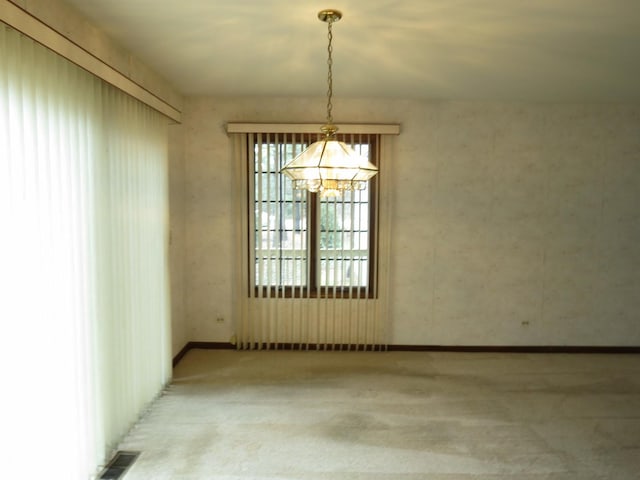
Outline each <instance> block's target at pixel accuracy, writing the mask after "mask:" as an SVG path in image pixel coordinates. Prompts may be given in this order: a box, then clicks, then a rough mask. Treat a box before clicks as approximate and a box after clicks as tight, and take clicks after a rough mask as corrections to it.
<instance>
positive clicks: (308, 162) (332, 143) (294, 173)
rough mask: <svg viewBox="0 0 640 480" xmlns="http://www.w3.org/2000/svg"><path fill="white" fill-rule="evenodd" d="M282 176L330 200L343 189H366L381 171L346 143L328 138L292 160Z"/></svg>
mask: <svg viewBox="0 0 640 480" xmlns="http://www.w3.org/2000/svg"><path fill="white" fill-rule="evenodd" d="M282 173H284V174H285V175H287V176H288V177H289V178H290V179H291V180H292V181H293V188H295V189H296V190H309V191H310V192H320V194H321V195H322V196H324V197H329V196H337V195H340V193H341V192H342V191H343V190H362V189H363V188H365V186H366V182H367V181H368V180H369V179H370V178H371V177H373V176H374V175H375V174H376V173H378V168H377V167H376V166H375V165H373V164H372V163H371V162H369V160H367V159H366V158H364V157H362V156H360V155H358V154H357V153H356V152H355V151H354V150H353V149H352V148H351V147H349V146H348V145H347V144H346V143H344V142H339V141H338V140H336V139H335V137H332V136H327V137H326V138H324V139H322V140H320V141H318V142H315V143H312V144H311V145H310V146H309V147H308V148H307V149H306V150H305V151H303V152H302V153H301V154H300V155H298V156H297V157H296V158H294V159H293V160H291V161H290V162H289V163H288V164H287V165H285V167H284V168H283V169H282Z"/></svg>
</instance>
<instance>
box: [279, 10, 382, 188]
mask: <svg viewBox="0 0 640 480" xmlns="http://www.w3.org/2000/svg"><path fill="white" fill-rule="evenodd" d="M318 18H319V19H320V20H322V21H323V22H326V23H327V30H328V39H329V47H328V49H327V51H328V54H329V58H328V60H327V65H328V67H329V73H328V76H327V83H328V86H329V88H328V90H327V123H326V124H325V125H323V126H322V128H321V129H320V131H321V132H322V134H323V135H324V138H322V139H321V140H319V141H317V142H315V143H312V144H311V145H309V147H308V148H307V149H306V150H304V151H303V152H302V153H301V154H300V155H298V156H297V157H295V158H294V159H293V160H291V161H290V162H289V163H288V164H287V165H285V166H284V167H283V168H282V170H281V172H282V173H284V174H285V175H287V176H288V177H289V178H290V179H291V180H292V182H293V188H295V189H296V190H308V191H310V192H319V193H320V195H322V196H323V197H334V196H339V195H340V194H341V193H342V192H343V191H345V190H362V189H364V188H365V186H366V183H367V181H368V180H369V179H370V178H372V177H373V176H374V175H375V174H376V173H378V168H377V167H376V166H375V165H373V164H372V163H371V162H369V160H368V159H367V158H365V157H362V156H360V155H358V154H357V153H356V152H355V151H354V150H353V149H352V148H351V147H350V146H349V145H347V144H346V143H344V142H340V141H338V140H337V138H336V132H337V131H338V127H336V126H335V125H334V124H333V116H332V110H333V104H332V103H331V100H332V97H333V58H332V53H333V46H332V41H333V32H332V29H331V27H332V25H333V23H334V22H337V21H338V20H340V19H341V18H342V13H341V12H339V11H338V10H322V11H320V12H319V13H318Z"/></svg>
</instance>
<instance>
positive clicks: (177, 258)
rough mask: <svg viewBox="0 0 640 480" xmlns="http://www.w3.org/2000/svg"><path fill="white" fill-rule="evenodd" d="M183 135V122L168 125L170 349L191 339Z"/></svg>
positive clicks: (179, 348)
mask: <svg viewBox="0 0 640 480" xmlns="http://www.w3.org/2000/svg"><path fill="white" fill-rule="evenodd" d="M184 167H185V163H184V135H183V129H182V125H169V230H170V244H169V261H170V263H169V268H170V273H171V330H172V333H171V352H172V356H173V357H175V356H176V354H178V353H179V352H180V350H181V349H182V347H184V346H185V344H186V343H187V342H188V341H189V335H188V334H187V321H186V314H185V307H184V264H185V263H184V262H185V258H184V234H185V229H184V202H185V195H184V189H185V181H184V180H185V177H184Z"/></svg>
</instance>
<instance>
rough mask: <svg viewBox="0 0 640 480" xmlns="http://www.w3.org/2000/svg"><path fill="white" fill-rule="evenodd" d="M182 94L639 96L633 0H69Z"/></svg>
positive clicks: (639, 5)
mask: <svg viewBox="0 0 640 480" xmlns="http://www.w3.org/2000/svg"><path fill="white" fill-rule="evenodd" d="M67 1H68V3H71V4H72V5H74V6H75V7H76V8H77V9H78V10H80V11H81V12H82V13H84V14H85V15H86V16H87V17H89V18H90V19H91V20H92V21H93V22H94V23H95V24H97V25H98V26H99V27H100V28H101V29H103V30H104V31H105V32H106V33H107V34H109V35H110V36H111V37H112V38H114V39H115V40H116V41H118V42H119V43H121V44H122V45H123V46H125V47H127V48H128V49H129V50H131V51H132V52H134V54H135V55H136V56H138V57H139V58H140V59H141V60H143V61H144V62H145V63H147V64H148V65H149V66H151V67H152V68H154V69H155V70H156V71H157V72H159V73H160V74H161V75H163V76H164V77H165V78H166V79H167V80H169V81H170V82H171V83H172V84H173V85H174V87H175V88H176V89H178V90H179V91H180V92H182V93H183V94H186V95H216V96H235V95H242V96H246V95H263V96H319V95H324V94H325V92H326V89H327V86H326V77H327V64H326V60H327V26H326V24H325V23H323V22H320V21H319V20H318V19H317V16H316V15H317V12H318V11H319V10H322V9H324V8H329V7H331V8H337V9H339V10H341V11H342V12H343V15H344V17H343V19H342V20H341V21H340V22H338V23H336V24H335V25H334V27H333V33H334V40H333V46H334V53H333V58H334V74H333V75H334V94H335V96H336V97H338V98H339V97H372V98H381V97H384V98H406V99H414V98H415V99H455V100H506V101H511V100H515V101H543V102H549V101H550V102H639V101H640V1H638V0H528V1H524V0H336V1H333V0H332V1H330V2H326V1H318V0H288V1H285V0H227V1H223V0H67Z"/></svg>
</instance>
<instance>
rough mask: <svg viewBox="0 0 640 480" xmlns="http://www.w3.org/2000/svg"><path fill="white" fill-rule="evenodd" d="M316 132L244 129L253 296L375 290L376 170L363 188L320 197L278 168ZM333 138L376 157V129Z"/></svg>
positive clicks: (355, 293) (346, 293)
mask: <svg viewBox="0 0 640 480" xmlns="http://www.w3.org/2000/svg"><path fill="white" fill-rule="evenodd" d="M317 138H318V136H317V135H311V134H296V135H294V134H254V135H250V136H249V145H248V147H249V148H248V151H249V156H250V158H249V162H248V167H249V175H248V181H249V185H248V187H249V188H248V192H249V195H250V197H251V198H250V199H249V205H253V210H254V211H253V218H252V223H253V225H252V228H250V229H249V234H250V235H253V238H252V239H250V242H249V244H250V256H251V257H252V259H250V262H249V268H250V269H252V271H251V272H250V275H249V278H250V279H252V280H250V281H251V282H252V284H251V285H250V288H255V289H256V295H259V296H262V295H264V296H273V295H274V294H277V295H278V296H282V297H307V296H308V297H323V296H328V295H330V296H333V297H346V298H353V297H369V298H371V297H374V296H375V272H376V268H375V267H376V265H375V262H376V255H375V253H376V237H375V231H374V227H375V225H376V222H375V218H376V202H375V197H376V196H375V193H376V178H375V177H374V179H373V180H372V181H370V182H368V184H367V186H366V188H365V189H364V190H358V191H352V192H345V193H344V194H343V195H342V196H340V197H333V198H322V197H320V196H319V195H318V194H313V193H309V192H307V191H305V190H294V189H293V187H292V184H291V181H290V180H289V179H288V178H286V177H285V176H284V175H282V174H280V169H281V168H282V167H283V166H284V165H285V164H286V163H287V162H289V161H290V160H291V159H293V158H294V157H295V156H296V155H298V154H299V153H300V152H302V151H303V150H304V148H306V146H307V145H309V144H310V143H311V142H314V141H316V140H317ZM339 139H340V140H341V141H343V142H346V143H347V144H350V145H351V146H352V148H354V149H355V150H356V151H357V152H358V153H360V154H361V155H364V156H367V157H369V160H370V161H371V162H372V163H373V164H376V163H377V158H376V157H377V155H376V152H377V148H376V144H377V142H376V139H377V135H369V134H366V135H365V134H363V135H342V136H340V135H339ZM250 217H251V214H250ZM251 240H252V241H251Z"/></svg>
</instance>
